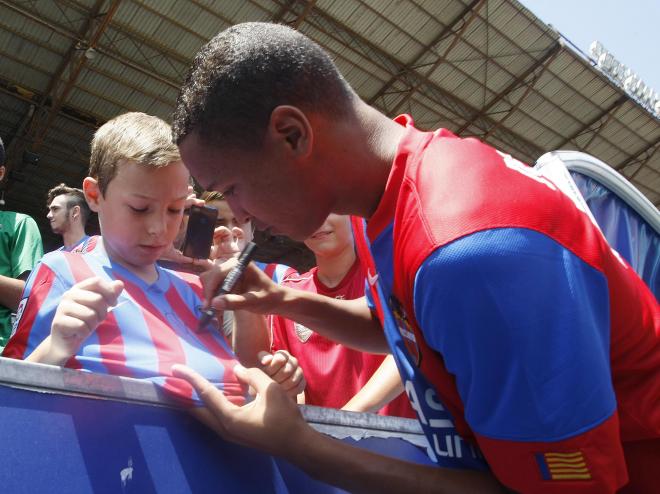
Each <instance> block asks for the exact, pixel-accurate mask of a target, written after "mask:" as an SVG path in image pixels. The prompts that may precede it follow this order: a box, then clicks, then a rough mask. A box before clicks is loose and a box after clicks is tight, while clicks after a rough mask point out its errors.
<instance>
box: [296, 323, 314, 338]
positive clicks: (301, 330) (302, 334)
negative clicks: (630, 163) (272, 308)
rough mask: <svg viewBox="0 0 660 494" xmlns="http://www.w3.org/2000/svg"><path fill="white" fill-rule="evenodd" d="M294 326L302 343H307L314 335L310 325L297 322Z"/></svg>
mask: <svg viewBox="0 0 660 494" xmlns="http://www.w3.org/2000/svg"><path fill="white" fill-rule="evenodd" d="M293 328H294V329H295V331H296V336H297V337H298V339H299V340H300V343H306V342H307V340H309V338H310V337H311V336H312V333H313V331H312V330H311V329H309V328H308V327H305V326H303V325H302V324H298V323H297V322H294V323H293Z"/></svg>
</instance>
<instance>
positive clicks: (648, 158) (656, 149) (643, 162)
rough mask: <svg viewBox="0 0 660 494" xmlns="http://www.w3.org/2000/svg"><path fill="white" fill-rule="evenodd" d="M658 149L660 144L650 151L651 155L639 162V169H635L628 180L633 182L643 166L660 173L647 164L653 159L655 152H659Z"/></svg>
mask: <svg viewBox="0 0 660 494" xmlns="http://www.w3.org/2000/svg"><path fill="white" fill-rule="evenodd" d="M658 149H660V146H656V147H655V148H653V151H651V152H650V153H649V155H648V156H647V157H646V159H645V160H644V161H642V162H641V163H640V164H639V168H637V170H635V173H633V174H632V175H630V176H629V177H628V180H630V181H631V182H632V181H633V179H634V178H635V177H636V176H637V174H638V173H639V172H640V171H642V168H647V169H648V170H651V171H653V172H655V173H656V174H658V175H660V172H658V171H657V170H654V169H653V168H651V167H647V166H646V165H647V163H649V161H651V159H652V158H653V156H655V153H657V152H658Z"/></svg>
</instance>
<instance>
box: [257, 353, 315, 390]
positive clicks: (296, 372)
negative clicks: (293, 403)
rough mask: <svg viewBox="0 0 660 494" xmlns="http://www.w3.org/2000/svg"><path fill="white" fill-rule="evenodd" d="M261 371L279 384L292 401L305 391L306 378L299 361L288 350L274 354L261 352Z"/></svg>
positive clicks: (258, 356)
mask: <svg viewBox="0 0 660 494" xmlns="http://www.w3.org/2000/svg"><path fill="white" fill-rule="evenodd" d="M257 358H258V359H259V363H260V364H261V370H263V371H264V372H265V373H266V374H267V375H268V376H269V377H270V378H271V379H273V380H274V381H275V382H276V383H278V384H279V385H280V386H282V388H283V389H284V390H285V391H286V392H287V394H288V395H289V396H291V398H292V399H294V400H295V399H296V396H297V395H298V394H299V393H302V392H303V391H304V389H305V385H306V382H305V376H304V374H303V370H302V367H300V364H299V363H298V359H297V358H296V357H294V356H293V355H291V354H290V353H289V352H287V351H286V350H277V351H276V352H274V353H268V352H259V355H257Z"/></svg>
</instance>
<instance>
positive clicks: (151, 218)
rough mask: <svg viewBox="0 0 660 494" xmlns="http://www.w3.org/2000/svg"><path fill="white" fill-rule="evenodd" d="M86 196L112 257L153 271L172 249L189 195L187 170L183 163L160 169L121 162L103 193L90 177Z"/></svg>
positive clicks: (138, 267)
mask: <svg viewBox="0 0 660 494" xmlns="http://www.w3.org/2000/svg"><path fill="white" fill-rule="evenodd" d="M83 185H84V188H85V195H86V196H87V198H88V202H89V204H90V207H91V209H92V210H93V211H96V212H97V213H98V215H99V224H100V226H101V235H102V236H103V244H104V246H105V248H106V250H107V252H108V255H109V256H110V257H111V258H112V259H113V260H114V261H116V262H119V263H120V264H122V265H123V266H125V267H127V268H129V269H131V270H132V271H134V272H139V271H142V270H144V268H151V267H152V266H153V264H154V263H155V262H156V260H157V259H159V258H160V257H161V255H162V254H163V253H164V252H165V251H166V250H167V249H168V248H169V247H170V245H171V244H172V242H173V240H174V238H175V237H176V234H177V232H178V231H179V225H180V224H181V219H182V216H183V208H184V205H185V202H186V197H187V196H188V171H187V170H186V168H185V167H184V166H183V163H181V161H177V162H174V163H170V164H169V165H167V166H164V167H161V168H153V167H148V166H145V165H140V164H138V163H134V162H123V163H121V164H120V166H119V169H118V172H117V175H116V176H115V177H114V178H113V179H112V181H111V182H110V183H109V184H108V187H107V189H106V191H105V196H103V195H101V193H100V191H99V189H98V184H97V183H96V181H95V180H94V179H91V178H89V177H88V178H86V179H85V182H84V184H83Z"/></svg>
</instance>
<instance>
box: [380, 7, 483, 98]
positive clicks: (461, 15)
mask: <svg viewBox="0 0 660 494" xmlns="http://www.w3.org/2000/svg"><path fill="white" fill-rule="evenodd" d="M479 2H480V0H472V2H470V3H469V4H468V5H466V6H465V8H464V9H463V10H462V11H461V12H459V14H458V15H457V16H456V17H454V19H453V20H452V21H450V22H449V23H448V24H447V25H446V26H445V27H443V28H442V30H441V31H440V32H439V33H438V34H437V36H435V38H433V40H431V42H430V43H429V44H428V45H426V46H425V47H423V48H422V49H421V50H420V51H419V53H417V54H416V55H415V56H414V57H413V59H412V60H411V61H410V62H408V63H407V64H406V65H405V66H404V67H403V68H402V69H401V72H399V73H398V74H396V75H394V76H392V77H391V78H390V79H389V80H388V81H387V82H386V83H385V84H384V85H383V87H381V88H380V89H379V90H378V92H377V93H376V94H374V95H373V96H372V97H371V98H369V100H368V101H367V103H369V104H370V105H373V104H374V103H375V102H376V100H378V98H380V97H382V96H383V95H384V94H385V93H386V92H387V91H388V89H390V88H391V87H392V85H393V84H394V83H395V82H396V81H398V80H399V79H400V78H401V76H402V75H403V74H406V73H408V72H409V71H411V70H413V69H414V67H415V66H416V65H417V63H418V62H419V60H420V59H421V58H422V57H423V56H424V54H426V53H427V52H428V51H429V50H430V49H431V48H432V47H434V46H435V45H437V44H438V43H439V42H440V41H442V40H443V39H445V37H447V35H448V34H449V33H451V32H452V31H453V30H454V28H455V27H456V25H457V24H458V23H459V22H461V21H463V20H464V19H465V16H466V15H468V14H469V13H470V12H471V11H472V9H474V8H475V7H476V6H477V4H478V3H479Z"/></svg>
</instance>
